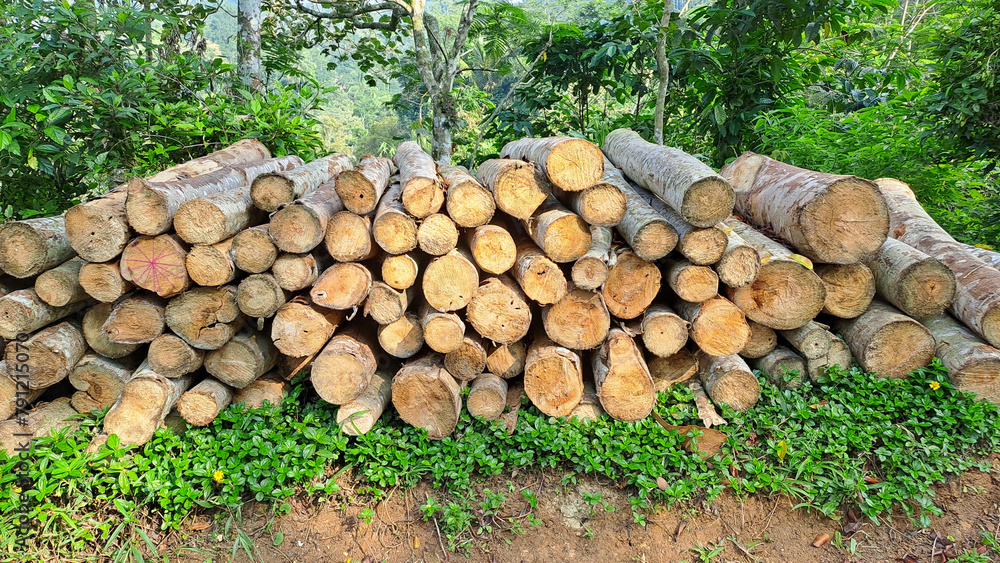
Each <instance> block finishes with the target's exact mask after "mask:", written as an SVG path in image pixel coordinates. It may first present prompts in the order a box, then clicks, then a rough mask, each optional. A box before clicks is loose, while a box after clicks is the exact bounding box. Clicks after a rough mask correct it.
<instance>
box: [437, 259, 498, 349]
mask: <svg viewBox="0 0 1000 563" xmlns="http://www.w3.org/2000/svg"><path fill="white" fill-rule="evenodd" d="M492 279H494V278H489V279H487V280H486V281H485V282H483V283H484V284H485V283H487V282H489V281H490V280H492ZM475 302H476V298H475V297H473V298H472V302H471V303H470V308H471V307H472V303H475ZM420 326H421V329H422V332H423V336H424V342H426V343H427V346H428V347H430V349H431V350H434V351H435V352H438V353H441V354H447V353H448V352H452V351H454V350H457V349H458V348H459V347H460V346H462V341H463V339H464V338H465V323H464V322H462V317H460V316H458V315H456V314H455V313H442V312H440V311H438V310H436V309H434V308H433V307H431V306H430V305H428V304H427V302H423V303H421V305H420Z"/></svg>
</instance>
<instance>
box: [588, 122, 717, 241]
mask: <svg viewBox="0 0 1000 563" xmlns="http://www.w3.org/2000/svg"><path fill="white" fill-rule="evenodd" d="M603 148H604V153H605V154H607V156H608V158H609V159H610V160H611V162H613V163H614V164H615V165H616V166H618V167H619V168H621V169H622V171H623V172H624V173H625V174H627V175H628V177H629V178H632V179H633V180H635V182H636V183H637V184H639V185H640V186H642V187H643V188H645V189H647V190H649V191H651V192H653V193H654V194H656V196H657V197H659V198H660V199H662V200H663V201H665V202H667V204H669V205H670V206H671V207H673V208H674V209H675V210H676V211H677V212H678V213H680V215H681V217H683V218H684V220H685V221H687V222H688V223H691V224H692V225H695V226H696V227H711V226H712V225H715V224H716V223H718V222H719V221H721V220H723V219H725V218H726V217H729V215H730V214H732V212H733V205H734V204H735V194H734V193H733V188H732V187H731V186H730V185H729V182H727V181H726V180H725V179H723V178H722V176H719V175H718V174H716V173H715V170H712V169H711V168H709V167H708V166H707V165H705V164H704V163H702V162H701V161H700V160H698V159H697V158H695V157H693V156H691V155H689V154H687V153H686V152H684V151H681V150H677V149H674V148H670V147H663V146H659V145H654V144H652V143H648V142H646V141H644V140H643V139H642V138H641V137H640V136H639V134H638V133H636V132H634V131H632V130H629V129H616V130H615V131H612V132H611V133H609V134H608V136H607V137H606V138H605V140H604V147H603Z"/></svg>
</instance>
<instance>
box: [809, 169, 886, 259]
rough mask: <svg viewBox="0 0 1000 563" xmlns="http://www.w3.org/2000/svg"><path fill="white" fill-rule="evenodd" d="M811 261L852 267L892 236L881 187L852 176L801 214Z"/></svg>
mask: <svg viewBox="0 0 1000 563" xmlns="http://www.w3.org/2000/svg"><path fill="white" fill-rule="evenodd" d="M799 223H800V225H799V226H800V228H801V229H802V234H803V236H804V238H805V242H806V245H807V246H808V249H805V248H803V250H804V251H805V250H808V252H805V253H806V254H808V255H809V256H810V257H811V258H815V259H816V260H818V261H820V262H827V263H831V264H853V263H855V262H859V261H861V260H862V259H864V258H866V257H868V256H871V255H872V254H873V253H875V251H877V250H878V249H879V248H880V247H881V246H882V243H884V242H885V239H886V238H887V237H888V235H889V210H888V207H887V206H886V203H885V198H884V197H883V196H882V194H881V192H879V190H878V187H877V186H876V185H875V184H873V183H872V182H869V181H868V180H862V179H860V178H855V177H853V176H850V177H847V178H844V179H842V180H839V181H837V182H834V183H833V184H832V185H831V186H830V187H829V189H828V190H827V191H826V192H825V193H823V194H822V195H820V196H818V197H816V198H814V199H813V200H812V201H810V202H809V203H808V204H807V205H806V206H805V208H804V209H803V210H802V212H801V214H800V215H799Z"/></svg>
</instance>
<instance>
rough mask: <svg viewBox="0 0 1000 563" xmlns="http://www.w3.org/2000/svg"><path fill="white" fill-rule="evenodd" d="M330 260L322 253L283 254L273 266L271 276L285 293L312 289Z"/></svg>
mask: <svg viewBox="0 0 1000 563" xmlns="http://www.w3.org/2000/svg"><path fill="white" fill-rule="evenodd" d="M329 263H330V259H329V257H328V256H327V255H326V253H324V252H322V251H316V252H306V253H303V254H287V253H286V254H282V255H280V256H278V259H277V260H275V261H274V265H273V266H271V274H272V275H273V276H274V281H276V282H278V286H279V287H280V288H281V289H284V290H285V291H299V290H302V289H305V288H307V287H311V286H312V285H313V284H314V283H316V280H317V279H319V273H320V272H322V271H324V270H325V269H326V266H327V265H329Z"/></svg>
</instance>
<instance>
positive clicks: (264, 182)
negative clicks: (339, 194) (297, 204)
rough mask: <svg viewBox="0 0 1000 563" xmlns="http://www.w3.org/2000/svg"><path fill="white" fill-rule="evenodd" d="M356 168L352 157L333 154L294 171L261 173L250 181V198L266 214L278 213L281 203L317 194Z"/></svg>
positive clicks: (293, 169)
mask: <svg viewBox="0 0 1000 563" xmlns="http://www.w3.org/2000/svg"><path fill="white" fill-rule="evenodd" d="M352 167H353V163H352V162H351V158H350V157H348V156H344V155H342V154H331V155H328V156H324V157H323V158H317V159H316V160H314V161H312V162H309V163H308V164H303V165H299V166H296V167H295V168H292V169H290V170H289V169H283V170H280V171H275V172H270V173H268V174H261V175H260V176H258V177H257V178H255V179H254V180H252V181H251V182H250V198H251V199H252V200H253V203H254V205H256V206H257V207H258V208H260V209H263V210H264V211H267V212H273V211H277V210H278V208H279V207H280V206H281V204H283V203H291V202H292V201H294V200H295V199H296V198H300V197H302V196H304V195H306V194H309V193H311V192H313V191H315V190H316V189H317V188H319V187H320V186H322V185H323V184H325V183H327V182H329V181H330V180H332V179H333V178H336V176H337V174H340V173H341V172H343V171H345V170H349V169H351V168H352Z"/></svg>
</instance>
